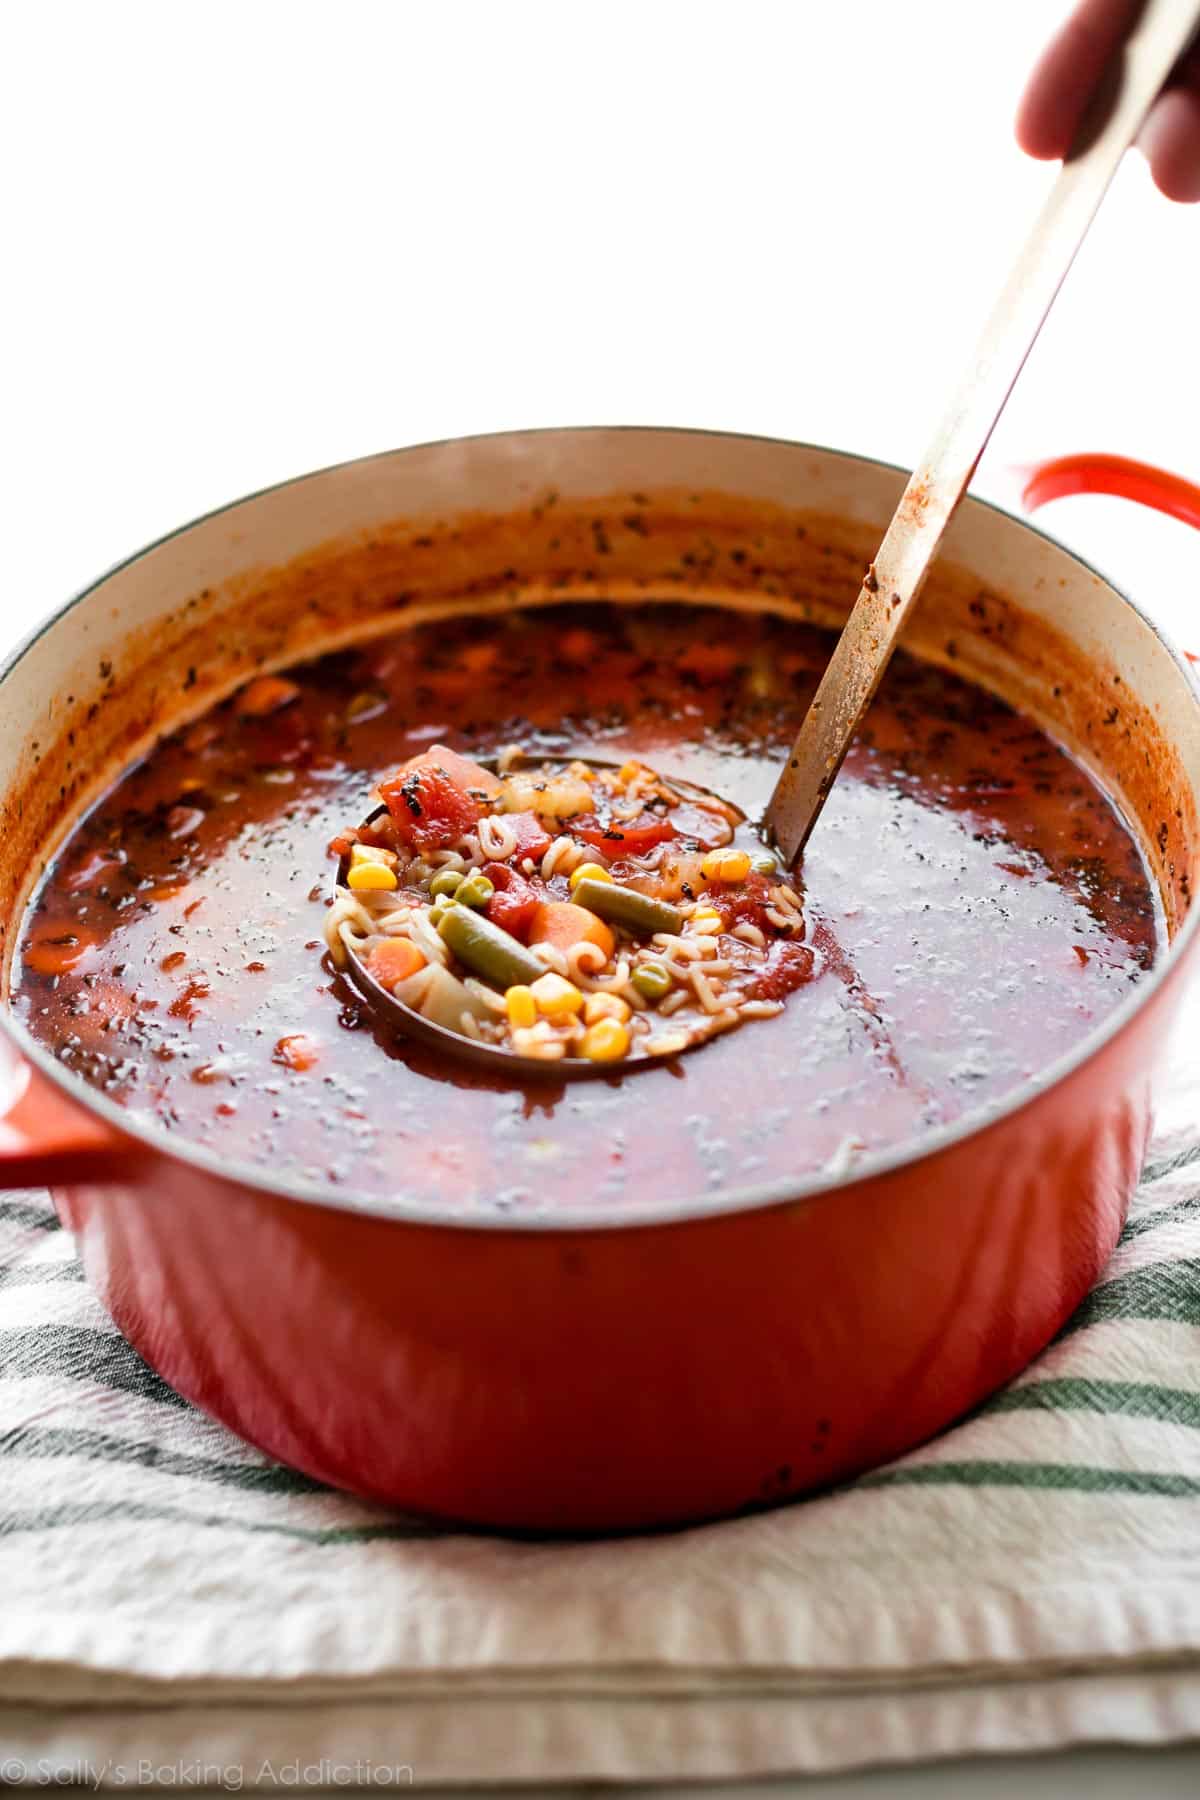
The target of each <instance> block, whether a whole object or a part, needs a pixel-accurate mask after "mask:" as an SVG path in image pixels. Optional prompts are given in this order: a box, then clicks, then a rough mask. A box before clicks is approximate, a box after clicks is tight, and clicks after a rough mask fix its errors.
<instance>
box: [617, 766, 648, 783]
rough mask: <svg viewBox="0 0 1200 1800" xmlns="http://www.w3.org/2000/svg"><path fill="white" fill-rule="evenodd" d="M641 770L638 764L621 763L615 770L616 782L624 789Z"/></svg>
mask: <svg viewBox="0 0 1200 1800" xmlns="http://www.w3.org/2000/svg"><path fill="white" fill-rule="evenodd" d="M641 769H642V765H641V763H640V762H627V763H622V764H621V766H620V768H619V769H618V770H617V780H618V781H619V782H620V783H621V786H622V787H624V786H625V785H626V784H627V783H628V782H630V781H632V780H633V778H634V776H635V775H639V774H640V773H641Z"/></svg>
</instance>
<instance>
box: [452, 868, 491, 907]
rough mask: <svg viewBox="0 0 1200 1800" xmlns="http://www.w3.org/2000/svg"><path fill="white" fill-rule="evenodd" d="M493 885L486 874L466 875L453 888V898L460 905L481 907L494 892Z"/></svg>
mask: <svg viewBox="0 0 1200 1800" xmlns="http://www.w3.org/2000/svg"><path fill="white" fill-rule="evenodd" d="M495 891H496V889H495V885H494V883H492V882H490V881H489V880H488V878H487V876H486V875H468V876H467V877H466V879H465V880H464V881H461V882H460V883H459V885H458V886H457V887H456V888H455V890H454V898H455V900H456V901H457V902H458V904H459V905H460V906H473V907H475V908H476V909H477V910H478V909H482V908H483V907H485V906H486V905H487V903H488V901H489V900H490V899H491V897H492V895H493V894H494V893H495Z"/></svg>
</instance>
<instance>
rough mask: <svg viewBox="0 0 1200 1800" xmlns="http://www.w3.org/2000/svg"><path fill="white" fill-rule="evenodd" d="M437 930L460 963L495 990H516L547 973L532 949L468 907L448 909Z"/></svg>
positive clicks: (454, 906)
mask: <svg viewBox="0 0 1200 1800" xmlns="http://www.w3.org/2000/svg"><path fill="white" fill-rule="evenodd" d="M438 931H439V933H440V935H441V939H442V942H443V943H444V944H445V945H446V947H447V948H448V949H450V950H452V951H453V952H454V954H455V956H457V958H458V960H459V962H461V963H465V964H466V966H467V968H468V969H471V970H472V971H473V972H474V973H475V974H476V975H482V976H483V978H484V980H485V981H494V982H495V983H496V985H497V987H500V988H509V987H515V986H516V985H518V984H519V983H527V982H530V981H536V980H537V978H538V976H539V975H544V974H545V973H546V965H545V963H544V962H542V961H541V959H540V958H539V957H536V956H535V955H534V954H533V952H532V950H527V949H526V948H525V946H524V944H519V943H518V942H517V940H516V938H515V937H513V936H512V934H511V932H507V931H504V930H502V929H501V927H500V926H499V925H494V924H493V923H492V921H491V920H490V919H485V918H484V917H483V916H482V915H481V914H480V913H477V912H472V911H471V909H470V907H467V906H458V905H452V906H450V907H449V908H448V909H447V911H446V916H445V918H444V919H442V921H441V922H440V924H439V925H438Z"/></svg>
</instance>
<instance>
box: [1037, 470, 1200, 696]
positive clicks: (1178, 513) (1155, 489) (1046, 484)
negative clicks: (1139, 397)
mask: <svg viewBox="0 0 1200 1800" xmlns="http://www.w3.org/2000/svg"><path fill="white" fill-rule="evenodd" d="M1021 478H1022V484H1023V485H1022V488H1021V503H1022V505H1023V506H1024V508H1025V510H1026V512H1036V511H1037V509H1038V507H1039V506H1045V504H1046V502H1047V501H1048V500H1061V499H1063V498H1064V497H1065V496H1066V495H1068V494H1116V495H1117V496H1118V498H1119V499H1122V500H1136V501H1137V502H1138V504H1139V505H1141V506H1152V507H1154V509H1155V511H1156V512H1164V513H1170V515H1171V517H1172V518H1173V519H1182V520H1183V523H1184V524H1185V525H1194V526H1195V527H1196V529H1197V530H1198V531H1200V487H1197V486H1196V484H1195V483H1194V482H1192V481H1185V480H1184V478H1183V476H1182V475H1173V474H1171V472H1170V470H1168V469H1156V468H1155V467H1154V465H1153V463H1143V462H1134V460H1133V458H1132V457H1131V456H1110V455H1108V454H1106V453H1105V452H1104V451H1100V450H1094V451H1081V452H1079V453H1077V454H1076V455H1074V456H1055V457H1052V458H1051V460H1050V461H1049V462H1042V463H1034V465H1033V466H1032V468H1028V469H1023V470H1022V471H1021ZM1184 655H1185V656H1186V657H1187V659H1188V661H1189V662H1193V663H1200V654H1197V653H1196V652H1195V651H1193V650H1185V651H1184Z"/></svg>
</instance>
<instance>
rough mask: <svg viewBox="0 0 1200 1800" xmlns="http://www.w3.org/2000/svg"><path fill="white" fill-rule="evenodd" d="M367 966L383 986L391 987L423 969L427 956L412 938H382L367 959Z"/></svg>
mask: <svg viewBox="0 0 1200 1800" xmlns="http://www.w3.org/2000/svg"><path fill="white" fill-rule="evenodd" d="M367 967H368V969H370V971H371V973H372V975H373V976H374V977H375V979H376V981H377V982H379V984H380V986H381V987H387V988H391V987H396V986H397V985H398V984H399V983H400V982H402V981H407V980H408V978H409V976H410V975H415V974H416V972H417V970H418V969H423V968H424V967H425V958H424V957H423V956H422V955H421V952H420V951H419V950H418V949H417V946H416V945H415V944H414V943H413V941H412V939H411V938H402V937H395V938H381V939H380V941H379V942H378V943H377V944H376V945H375V948H374V949H373V950H372V951H371V954H370V956H369V957H368V959H367Z"/></svg>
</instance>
